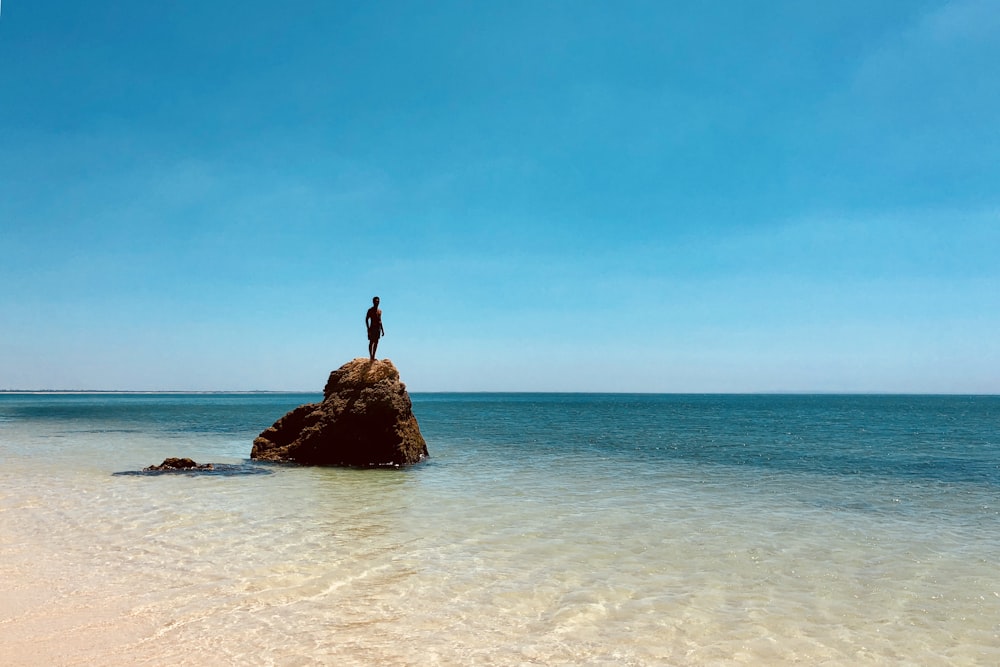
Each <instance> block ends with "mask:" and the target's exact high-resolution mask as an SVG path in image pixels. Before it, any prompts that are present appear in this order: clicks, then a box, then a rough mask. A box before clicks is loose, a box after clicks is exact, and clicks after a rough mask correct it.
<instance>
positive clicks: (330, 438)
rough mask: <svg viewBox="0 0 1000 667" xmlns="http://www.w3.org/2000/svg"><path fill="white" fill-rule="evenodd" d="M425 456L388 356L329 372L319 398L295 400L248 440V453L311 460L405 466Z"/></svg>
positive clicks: (257, 456)
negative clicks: (301, 402) (316, 400)
mask: <svg viewBox="0 0 1000 667" xmlns="http://www.w3.org/2000/svg"><path fill="white" fill-rule="evenodd" d="M426 457H427V443H426V442H424V437H423V436H422V435H421V434H420V427H419V426H417V418H416V417H414V416H413V409H412V404H411V402H410V395H409V394H408V393H406V385H404V384H403V383H402V382H400V381H399V371H397V370H396V367H395V366H394V365H393V364H392V362H391V361H389V360H388V359H382V360H380V361H370V360H368V359H363V358H362V359H355V360H354V361H349V362H348V363H346V364H344V365H343V366H341V367H340V368H338V369H337V370H335V371H333V372H332V373H330V379H329V380H328V381H327V383H326V387H325V388H324V389H323V402H322V403H308V404H306V405H300V406H299V407H297V408H295V409H294V410H292V411H291V412H289V413H288V414H286V415H285V416H284V417H282V418H281V419H279V420H278V421H276V422H275V423H274V425H273V426H271V427H270V428H268V429H267V430H265V431H264V432H263V433H261V434H260V435H259V436H257V438H256V439H255V440H254V441H253V451H251V453H250V458H252V459H259V460H263V461H294V462H296V463H304V464H310V465H347V466H387V465H397V466H398V465H410V464H413V463H418V462H419V461H421V460H423V459H424V458H426Z"/></svg>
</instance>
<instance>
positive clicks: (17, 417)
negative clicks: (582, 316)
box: [0, 394, 1000, 665]
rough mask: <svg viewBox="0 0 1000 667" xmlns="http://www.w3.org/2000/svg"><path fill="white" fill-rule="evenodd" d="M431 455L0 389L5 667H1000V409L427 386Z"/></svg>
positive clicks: (148, 405)
mask: <svg viewBox="0 0 1000 667" xmlns="http://www.w3.org/2000/svg"><path fill="white" fill-rule="evenodd" d="M413 398H414V411H415V413H416V414H417V417H418V419H419V421H420V425H421V429H422V430H423V432H424V435H425V437H426V438H427V440H428V447H429V449H430V452H431V457H432V458H431V459H430V461H428V462H427V463H425V464H422V465H419V466H416V467H414V468H411V469H404V470H345V469H335V468H296V467H286V466H273V467H271V468H269V469H270V470H271V471H272V472H273V474H270V475H249V476H218V475H216V476H208V475H193V474H192V475H188V474H178V475H160V476H115V475H113V474H112V473H114V472H118V471H123V470H137V469H141V468H143V467H145V466H147V465H150V464H152V463H159V462H160V461H161V460H162V459H163V458H165V457H167V456H188V457H190V458H193V459H195V460H196V461H198V462H206V461H213V462H220V463H230V464H242V463H244V460H245V457H246V456H247V455H248V452H249V449H250V442H251V441H252V438H253V437H254V435H256V433H258V432H259V431H260V430H262V429H263V428H264V427H266V426H268V425H269V424H270V423H271V422H272V421H274V419H276V418H277V417H278V416H280V415H281V414H283V413H284V411H286V410H287V409H290V408H291V407H294V406H295V405H298V404H300V403H303V402H307V401H311V400H315V399H316V397H315V396H311V395H301V396H300V395H280V394H279V395H223V396H219V395H179V396H162V395H145V396H143V395H110V396H95V395H83V396H15V395H3V396H0V647H2V649H3V654H4V659H3V661H4V662H5V664H14V665H22V664H23V665H30V664H56V665H64V664H65V665H71V664H105V665H133V664H138V665H142V664H150V665H163V664H191V665H208V664H213V665H217V664H232V665H243V664H265V665H266V664H275V665H300V664H302V665H305V664H317V663H337V664H349V665H371V664H380V665H467V664H481V665H518V664H524V665H527V664H541V665H577V664H587V665H661V664H677V665H689V664H693V665H696V664H791V663H805V664H843V665H848V664H893V665H895V664H914V665H928V664H942V665H943V664H970V665H971V664H1000V575H998V574H997V570H996V565H995V563H996V559H997V554H1000V530H998V529H1000V503H998V500H1000V498H998V494H1000V455H998V452H1000V443H998V435H997V434H998V432H1000V428H998V427H1000V399H998V398H995V397H809V396H802V397H796V396H621V395H517V394H508V395H482V394H470V395H461V394H459V395H432V394H430V395H415V396H414V397H413Z"/></svg>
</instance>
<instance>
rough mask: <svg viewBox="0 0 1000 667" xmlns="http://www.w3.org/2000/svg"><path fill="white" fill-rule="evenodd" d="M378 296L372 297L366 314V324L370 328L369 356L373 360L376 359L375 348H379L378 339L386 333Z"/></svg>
mask: <svg viewBox="0 0 1000 667" xmlns="http://www.w3.org/2000/svg"><path fill="white" fill-rule="evenodd" d="M378 303H379V300H378V297H377V296H376V297H373V298H372V307H371V308H369V309H368V314H367V315H365V326H366V327H367V328H368V356H369V357H370V358H371V360H372V361H375V350H377V349H378V339H379V337H380V336H384V335H385V329H383V328H382V311H381V310H379V307H378Z"/></svg>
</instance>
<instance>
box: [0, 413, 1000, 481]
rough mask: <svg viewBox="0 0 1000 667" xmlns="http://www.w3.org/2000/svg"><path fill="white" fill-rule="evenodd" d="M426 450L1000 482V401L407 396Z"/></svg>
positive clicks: (129, 420) (198, 420)
mask: <svg viewBox="0 0 1000 667" xmlns="http://www.w3.org/2000/svg"><path fill="white" fill-rule="evenodd" d="M320 399H321V396H319V395H317V394H79V395H20V394H0V420H5V421H17V422H22V423H23V422H32V421H36V420H37V421H46V422H62V423H64V425H67V426H71V430H76V431H78V432H81V433H86V432H112V431H117V432H129V431H134V432H137V433H150V432H160V433H162V434H163V435H165V436H171V435H197V434H198V433H204V434H211V435H222V434H227V435H230V436H232V437H234V438H245V439H246V440H247V453H249V448H250V443H251V442H252V440H253V437H254V436H256V435H257V434H258V433H259V432H260V431H262V430H263V429H265V428H267V427H268V426H269V425H270V424H271V423H273V422H274V421H275V420H276V419H277V418H278V417H280V416H281V415H283V414H284V413H285V412H286V411H288V410H290V409H292V408H294V407H295V406H297V405H300V404H302V403H307V402H312V401H317V400H320ZM413 403H414V412H415V414H416V415H417V418H418V421H419V423H420V427H421V430H422V431H423V433H424V436H425V438H426V439H427V441H428V445H429V448H430V451H431V456H432V457H433V456H434V449H435V442H436V441H439V442H442V443H443V442H447V443H450V444H453V445H457V446H461V447H463V448H465V449H470V448H471V449H473V450H475V453H476V455H477V456H479V457H480V458H481V459H482V460H483V462H489V461H494V460H510V459H519V458H526V457H531V458H533V459H538V458H539V457H544V458H547V459H550V460H551V461H552V462H553V463H554V464H556V465H557V464H558V459H559V458H560V457H566V456H572V457H574V458H578V457H581V456H584V457H592V458H594V459H595V460H604V459H616V460H621V459H631V460H635V461H639V462H647V463H650V464H656V463H658V462H661V463H663V462H669V461H672V460H677V461H684V462H691V463H697V464H705V465H724V466H744V467H746V468H748V469H755V468H759V469H767V470H775V471H795V472H813V473H819V474H824V475H836V476H845V475H866V476H878V477H886V478H896V479H906V478H912V479H920V480H939V481H942V482H974V483H979V484H986V485H990V486H1000V397H996V396H830V395H820V396H808V395H802V396H800V395H649V394H415V395H413Z"/></svg>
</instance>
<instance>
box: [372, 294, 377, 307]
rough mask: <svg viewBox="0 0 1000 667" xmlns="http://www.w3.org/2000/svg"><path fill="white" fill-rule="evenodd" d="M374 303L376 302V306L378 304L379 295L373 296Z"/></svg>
mask: <svg viewBox="0 0 1000 667" xmlns="http://www.w3.org/2000/svg"><path fill="white" fill-rule="evenodd" d="M372 304H374V305H376V306H377V305H378V297H377V296H373V297H372Z"/></svg>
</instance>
